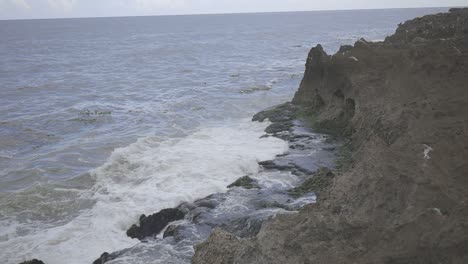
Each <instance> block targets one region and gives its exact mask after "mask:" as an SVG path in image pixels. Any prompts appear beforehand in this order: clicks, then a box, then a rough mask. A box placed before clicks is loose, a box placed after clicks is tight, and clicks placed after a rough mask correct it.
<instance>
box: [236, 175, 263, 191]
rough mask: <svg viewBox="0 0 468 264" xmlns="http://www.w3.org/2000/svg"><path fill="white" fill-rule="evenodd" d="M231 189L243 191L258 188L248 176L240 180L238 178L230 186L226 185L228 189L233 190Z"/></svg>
mask: <svg viewBox="0 0 468 264" xmlns="http://www.w3.org/2000/svg"><path fill="white" fill-rule="evenodd" d="M233 187H242V188H245V189H259V188H260V187H259V186H258V184H257V183H256V181H255V180H254V179H252V178H250V177H249V176H244V177H242V178H239V179H238V180H236V181H235V182H233V183H232V184H230V185H228V188H233Z"/></svg>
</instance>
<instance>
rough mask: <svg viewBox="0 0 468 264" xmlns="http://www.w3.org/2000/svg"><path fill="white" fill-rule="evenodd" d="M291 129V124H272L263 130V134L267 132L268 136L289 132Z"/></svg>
mask: <svg viewBox="0 0 468 264" xmlns="http://www.w3.org/2000/svg"><path fill="white" fill-rule="evenodd" d="M292 127H293V123H292V122H280V123H273V124H271V125H269V126H268V127H267V128H266V129H265V132H267V133H268V134H276V133H280V132H287V131H290V130H291V128H292Z"/></svg>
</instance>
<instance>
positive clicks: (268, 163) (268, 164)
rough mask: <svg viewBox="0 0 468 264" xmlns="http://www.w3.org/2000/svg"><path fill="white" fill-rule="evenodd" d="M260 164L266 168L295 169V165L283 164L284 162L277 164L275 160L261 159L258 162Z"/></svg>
mask: <svg viewBox="0 0 468 264" xmlns="http://www.w3.org/2000/svg"><path fill="white" fill-rule="evenodd" d="M258 164H259V165H260V166H262V167H263V168H265V169H268V170H279V171H284V170H291V169H294V168H295V166H294V165H282V164H277V163H276V162H275V161H273V160H267V161H261V162H259V163H258Z"/></svg>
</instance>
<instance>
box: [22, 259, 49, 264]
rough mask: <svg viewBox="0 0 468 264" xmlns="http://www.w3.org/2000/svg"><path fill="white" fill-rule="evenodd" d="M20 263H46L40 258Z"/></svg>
mask: <svg viewBox="0 0 468 264" xmlns="http://www.w3.org/2000/svg"><path fill="white" fill-rule="evenodd" d="M20 264H44V262H42V261H41V260H38V259H33V260H28V261H24V262H21V263H20Z"/></svg>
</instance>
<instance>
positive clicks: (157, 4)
mask: <svg viewBox="0 0 468 264" xmlns="http://www.w3.org/2000/svg"><path fill="white" fill-rule="evenodd" d="M188 2H189V1H187V0H135V3H136V5H137V6H138V7H139V8H142V9H153V10H155V9H174V8H183V7H185V6H187V4H188Z"/></svg>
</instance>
